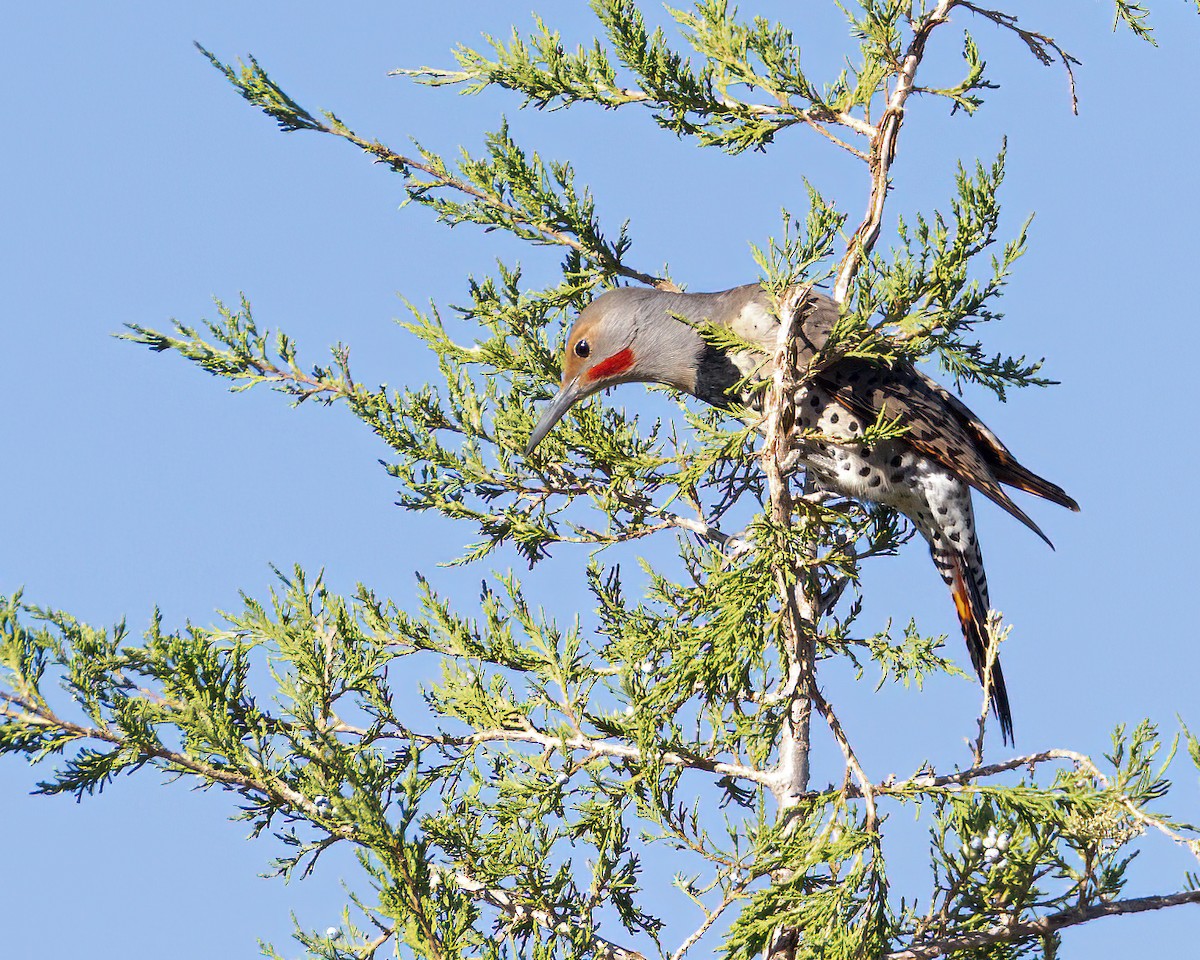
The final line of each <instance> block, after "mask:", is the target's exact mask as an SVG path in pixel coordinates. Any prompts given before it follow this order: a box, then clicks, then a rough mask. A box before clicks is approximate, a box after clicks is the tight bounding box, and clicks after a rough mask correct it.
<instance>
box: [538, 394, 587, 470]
mask: <svg viewBox="0 0 1200 960" xmlns="http://www.w3.org/2000/svg"><path fill="white" fill-rule="evenodd" d="M581 396H583V391H582V390H581V389H580V388H579V378H578V377H576V378H575V379H574V380H572V381H571V382H570V383H564V384H563V386H562V389H561V390H559V391H558V393H557V394H556V395H555V397H554V399H553V400H551V401H550V406H548V407H547V408H546V409H545V411H544V412H543V413H542V418H541V419H540V420H538V422H537V426H536V427H534V428H533V433H531V434H530V435H529V443H527V444H526V445H525V456H529V455H530V454H531V453H533V448H534V447H536V446H537V445H538V444H539V443H541V442H542V439H543V438H544V437H545V436H546V434H548V433H549V432H550V429H551V428H552V427H553V426H554V425H555V424H556V423H558V421H559V420H561V419H562V416H563V414H564V413H566V412H567V411H568V410H570V409H571V406H572V405H573V404H574V403H575V401H576V400H578V399H579V398H580V397H581Z"/></svg>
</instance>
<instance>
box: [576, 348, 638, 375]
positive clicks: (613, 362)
mask: <svg viewBox="0 0 1200 960" xmlns="http://www.w3.org/2000/svg"><path fill="white" fill-rule="evenodd" d="M632 366H633V349H632V348H630V347H626V348H625V349H624V350H622V351H621V352H620V353H614V354H613V355H612V356H611V357H609V358H608V359H607V360H601V361H600V362H599V363H598V364H596V365H595V366H594V367H592V369H591V370H589V371H588V372H587V378H588V379H589V380H603V379H604V378H605V377H615V376H616V375H617V374H619V373H624V372H625V371H626V370H628V369H629V368H630V367H632Z"/></svg>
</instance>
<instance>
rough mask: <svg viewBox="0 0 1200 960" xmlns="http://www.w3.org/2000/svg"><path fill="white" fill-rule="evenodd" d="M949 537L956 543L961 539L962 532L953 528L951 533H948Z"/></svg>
mask: <svg viewBox="0 0 1200 960" xmlns="http://www.w3.org/2000/svg"><path fill="white" fill-rule="evenodd" d="M950 539H951V540H953V541H954V542H955V543H958V542H959V541H960V540H962V534H961V533H959V532H958V531H957V530H955V531H954V532H953V533H951V534H950Z"/></svg>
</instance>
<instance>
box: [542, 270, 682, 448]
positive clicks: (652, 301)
mask: <svg viewBox="0 0 1200 960" xmlns="http://www.w3.org/2000/svg"><path fill="white" fill-rule="evenodd" d="M688 299H689V298H688V296H687V295H686V294H672V293H664V292H662V291H660V290H648V289H640V288H636V287H622V288H621V289H619V290H610V291H609V292H608V293H605V294H602V295H601V296H599V297H597V298H596V299H595V300H593V301H592V302H591V303H589V304H588V305H587V306H586V307H584V309H583V310H582V311H581V312H580V314H579V319H578V320H576V321H575V324H574V326H572V327H571V332H570V333H569V334H568V335H567V347H566V352H565V355H564V359H563V378H562V387H561V388H560V389H559V391H558V394H557V395H556V396H555V397H554V399H553V400H551V401H550V405H549V406H548V407H547V408H546V410H545V412H544V413H543V414H542V417H541V419H540V420H539V421H538V423H537V426H536V427H534V428H533V433H532V434H530V437H529V444H528V445H527V446H526V448H525V453H526V454H529V453H530V452H531V451H532V450H533V448H534V447H536V446H537V445H538V444H539V443H541V441H542V438H543V437H545V436H546V434H547V433H549V432H550V429H551V428H552V427H553V426H554V425H555V424H556V423H558V421H559V420H560V419H561V418H562V416H563V414H565V413H566V412H567V411H568V410H570V409H571V407H572V406H574V405H575V404H576V403H577V402H578V401H580V400H582V399H583V398H584V397H588V396H590V395H591V394H593V393H595V392H596V391H597V390H603V389H604V388H605V387H612V386H616V385H617V384H619V383H632V382H641V383H663V384H667V385H668V386H672V387H676V388H678V389H680V390H685V391H688V392H692V391H694V389H695V384H696V370H697V367H698V365H699V362H700V357H701V356H702V354H703V353H704V341H703V340H702V339H701V337H700V335H699V334H698V333H696V331H695V330H693V329H692V328H691V327H689V326H688V325H687V324H685V323H683V322H681V321H679V320H677V319H676V318H675V317H674V316H672V313H680V314H686V313H687V312H688V311H687V310H686V301H687V300H688Z"/></svg>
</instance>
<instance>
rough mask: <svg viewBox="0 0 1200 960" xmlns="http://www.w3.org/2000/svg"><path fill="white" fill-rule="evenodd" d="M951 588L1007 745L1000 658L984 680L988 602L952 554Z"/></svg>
mask: <svg viewBox="0 0 1200 960" xmlns="http://www.w3.org/2000/svg"><path fill="white" fill-rule="evenodd" d="M950 589H951V591H953V593H954V606H955V609H956V610H957V611H958V621H959V623H960V624H962V631H963V637H964V638H965V639H966V641H967V652H968V653H970V655H971V665H972V666H973V667H974V668H975V674H976V675H977V676H978V677H979V682H980V683H982V684H983V685H984V686H985V687H987V688H988V689H989V691H990V694H991V701H992V712H993V713H995V714H996V719H997V720H998V721H999V722H1000V735H1001V737H1002V738H1003V740H1004V742H1005V743H1006V744H1012V743H1014V742H1015V741H1014V739H1013V722H1012V709H1011V708H1010V707H1009V703H1008V688H1007V687H1006V686H1005V684H1004V671H1003V670H1001V669H1000V659H999V658H998V657H997V658H996V659H995V660H994V661H993V662H992V670H991V681H990V683H989V681H988V680H987V679H986V671H987V652H988V629H987V615H988V605H987V602H986V601H985V600H984V598H983V594H982V592H981V591H980V589H979V586H978V584H977V583H976V582H975V578H974V577H973V576H971V573H970V569H969V567H968V561H967V558H966V557H964V556H963V555H962V554H955V555H954V558H953V577H952V580H951V583H950Z"/></svg>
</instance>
